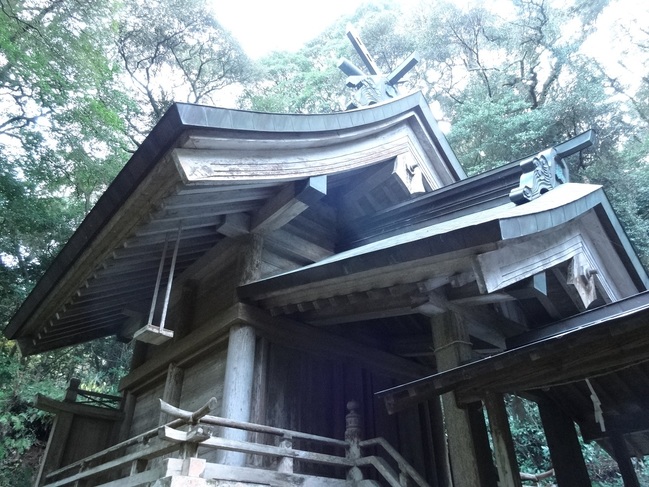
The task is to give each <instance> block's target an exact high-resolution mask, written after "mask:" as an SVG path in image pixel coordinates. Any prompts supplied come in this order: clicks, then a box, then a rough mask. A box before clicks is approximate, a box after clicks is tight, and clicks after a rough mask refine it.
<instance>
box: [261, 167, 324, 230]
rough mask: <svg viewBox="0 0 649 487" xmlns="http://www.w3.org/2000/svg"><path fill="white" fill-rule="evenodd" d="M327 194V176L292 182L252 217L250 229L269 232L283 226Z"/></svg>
mask: <svg viewBox="0 0 649 487" xmlns="http://www.w3.org/2000/svg"><path fill="white" fill-rule="evenodd" d="M326 194H327V177H326V176H312V177H310V178H308V179H307V180H305V181H296V182H291V183H289V184H287V185H286V186H284V187H283V188H282V190H281V191H280V192H279V193H278V194H277V195H275V196H274V197H272V198H271V199H269V200H268V201H267V202H266V203H265V204H264V206H262V207H261V208H260V209H259V210H257V212H255V214H254V215H253V216H252V218H251V222H250V230H251V231H252V232H254V233H268V232H272V231H273V230H277V229H278V228H281V227H283V226H284V225H286V224H287V223H288V222H290V221H291V220H292V219H293V218H295V217H296V216H297V215H299V214H300V213H302V212H303V211H304V210H306V209H307V208H308V207H309V206H312V205H314V204H315V203H317V202H318V201H319V200H320V199H322V198H323V197H324V196H325V195H326Z"/></svg>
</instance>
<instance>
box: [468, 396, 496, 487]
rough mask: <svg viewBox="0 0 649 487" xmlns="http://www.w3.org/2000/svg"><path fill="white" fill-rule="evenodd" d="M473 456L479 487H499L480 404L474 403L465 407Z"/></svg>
mask: <svg viewBox="0 0 649 487" xmlns="http://www.w3.org/2000/svg"><path fill="white" fill-rule="evenodd" d="M467 411H468V412H469V421H470V422H471V432H472V434H473V444H474V446H475V454H476V458H477V459H478V474H479V475H480V487H499V484H498V471H497V470H496V467H495V465H494V461H493V456H492V454H491V445H490V444H489V433H488V432H487V425H486V424H485V417H484V410H483V408H482V403H481V402H474V403H471V404H469V405H468V406H467Z"/></svg>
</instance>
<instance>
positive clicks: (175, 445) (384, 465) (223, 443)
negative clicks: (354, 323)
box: [46, 398, 429, 487]
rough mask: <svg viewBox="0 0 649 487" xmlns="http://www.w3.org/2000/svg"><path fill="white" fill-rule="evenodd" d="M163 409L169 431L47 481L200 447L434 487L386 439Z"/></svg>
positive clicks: (53, 486) (56, 486)
mask: <svg viewBox="0 0 649 487" xmlns="http://www.w3.org/2000/svg"><path fill="white" fill-rule="evenodd" d="M350 404H351V403H350ZM160 405H161V410H162V411H163V412H164V413H166V414H169V415H171V416H172V417H173V416H176V419H174V420H172V421H170V422H168V423H167V424H166V425H163V426H160V427H157V428H155V429H151V430H149V431H146V432H144V433H141V434H139V435H137V436H135V437H133V438H130V439H128V440H126V441H123V442H121V443H118V444H117V445H114V446H112V447H110V448H106V449H104V450H102V451H100V452H97V453H95V454H94V455H90V456H88V457H86V458H84V459H82V460H79V461H77V462H75V463H73V464H70V465H67V466H66V467H63V468H60V469H58V470H56V471H54V472H50V473H48V474H47V476H46V478H47V481H48V483H47V484H46V487H60V486H63V485H66V484H69V483H72V482H76V481H79V480H82V479H88V478H90V477H92V476H94V475H98V474H100V473H105V472H108V471H110V470H115V469H119V468H123V467H124V466H126V465H127V464H128V463H132V462H136V461H138V460H152V459H154V458H157V457H160V456H162V455H165V454H167V453H171V452H174V451H181V452H184V454H183V455H186V454H187V452H188V451H194V452H195V449H196V447H197V446H199V445H200V446H201V447H207V448H213V449H219V450H230V451H237V452H242V453H247V454H253V455H263V456H270V457H276V458H280V459H295V460H301V461H304V462H308V463H318V464H323V465H330V466H338V467H347V468H351V469H354V468H359V467H373V468H374V469H375V470H376V471H377V472H378V473H379V475H381V476H382V477H383V478H384V479H385V481H386V482H387V483H388V484H389V485H390V487H403V486H404V485H406V483H407V477H410V478H411V479H412V480H414V482H415V483H416V484H417V485H418V486H419V487H429V485H428V484H427V483H426V481H425V480H424V479H423V477H421V475H420V474H419V473H418V472H417V471H416V470H415V469H414V468H413V467H412V466H411V465H410V464H409V463H408V462H407V461H406V460H405V459H404V458H403V457H402V456H401V455H400V454H399V452H397V450H395V449H394V448H393V447H392V445H390V444H389V443H388V442H387V441H386V440H385V439H384V438H374V439H371V440H362V441H359V440H358V437H357V436H356V437H355V436H354V435H348V434H347V433H346V437H347V439H346V440H337V439H334V438H328V437H325V436H319V435H312V434H309V433H303V432H300V431H294V430H288V429H285V428H277V427H273V426H265V425H260V424H255V423H248V422H243V421H235V420H231V419H227V418H221V417H218V416H210V415H209V414H208V413H209V411H210V410H211V409H214V406H215V405H216V400H215V399H214V398H212V399H210V401H208V403H207V404H206V405H205V406H203V407H202V408H200V409H199V410H198V411H195V412H189V411H185V410H182V409H179V408H177V407H175V406H171V405H169V404H167V403H165V402H164V401H162V400H160ZM348 407H349V406H348ZM352 415H356V419H357V418H358V416H357V413H355V412H352V409H351V408H350V414H348V416H347V417H348V418H350V417H351V416H352ZM355 422H356V420H355V421H354V422H350V421H347V428H348V430H347V431H348V432H349V431H350V428H353V427H354V425H355ZM187 424H190V425H192V426H191V427H190V428H189V431H183V430H178V429H176V428H177V427H180V426H183V425H187ZM208 425H209V426H221V427H228V428H238V429H242V430H245V431H250V432H256V433H267V434H271V435H276V436H279V437H281V438H282V439H283V441H282V442H281V443H280V445H279V446H275V445H267V444H263V443H256V442H248V441H236V440H229V439H226V438H222V437H217V436H213V435H212V432H211V431H210V430H209V428H205V426H208ZM154 437H159V438H160V439H161V440H165V442H163V443H160V444H152V445H151V446H148V447H147V448H144V449H142V450H139V451H136V452H132V453H128V454H124V455H122V456H121V457H119V458H117V459H113V460H110V459H106V460H104V463H101V464H98V465H95V466H90V465H91V464H92V462H95V461H97V460H99V459H102V458H103V457H106V456H107V455H109V454H111V453H114V452H117V451H119V450H122V449H125V448H127V447H129V446H134V445H137V444H146V443H147V442H148V441H149V440H151V439H152V438H154ZM292 439H302V440H307V441H314V442H319V443H322V444H326V445H330V446H336V447H345V454H343V455H332V454H327V453H317V452H314V451H307V450H299V449H294V448H292V444H291V441H290V440H292ZM354 445H356V446H357V447H360V448H367V447H372V446H381V447H382V448H383V450H384V451H385V452H386V453H387V454H388V455H389V457H391V459H392V460H393V461H394V462H396V464H397V465H398V467H399V473H397V472H396V471H395V470H394V469H393V468H392V467H391V466H390V465H389V464H388V462H387V461H386V460H385V459H383V458H381V457H378V456H375V455H372V456H360V450H359V449H358V448H356V452H357V454H356V453H354V454H352V453H351V451H352V450H354ZM192 449H193V450H192ZM290 462H291V463H290V466H289V467H288V470H281V471H282V472H284V473H288V474H291V473H292V472H293V467H292V460H290ZM280 463H281V462H280ZM88 467H89V468H88ZM74 468H79V469H84V468H87V470H85V471H79V472H76V473H73V474H72V475H70V476H68V477H66V478H59V480H55V478H56V477H59V476H61V475H62V474H64V473H66V472H69V471H70V470H73V469H74ZM278 471H280V470H278ZM361 478H362V477H361Z"/></svg>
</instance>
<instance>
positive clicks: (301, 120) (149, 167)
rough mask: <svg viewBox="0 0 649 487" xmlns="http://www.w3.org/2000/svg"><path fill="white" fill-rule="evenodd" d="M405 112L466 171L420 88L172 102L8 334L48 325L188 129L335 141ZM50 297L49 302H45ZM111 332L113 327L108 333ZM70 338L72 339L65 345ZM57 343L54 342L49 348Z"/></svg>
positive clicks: (451, 164)
mask: <svg viewBox="0 0 649 487" xmlns="http://www.w3.org/2000/svg"><path fill="white" fill-rule="evenodd" d="M407 113H410V114H413V115H414V116H415V117H416V118H417V119H418V120H419V127H420V130H422V131H424V132H426V134H422V136H425V137H427V138H428V139H429V140H431V141H432V142H433V143H434V144H435V145H436V147H437V150H438V152H439V154H440V155H441V156H442V157H443V158H446V159H445V161H444V162H445V164H446V166H447V167H448V168H450V169H451V170H452V171H454V172H455V177H456V178H458V179H461V178H463V177H465V175H464V172H463V170H462V169H461V167H460V166H459V163H458V162H457V160H456V159H455V157H454V155H453V153H452V151H451V150H450V147H449V146H448V143H447V142H446V139H445V138H444V136H443V134H442V133H441V131H440V130H439V128H438V127H437V124H436V122H435V121H434V119H433V118H432V115H431V113H430V110H429V108H428V106H427V105H426V103H425V100H424V98H423V96H422V95H421V94H420V93H417V94H413V95H409V96H406V97H402V98H399V99H396V100H394V101H391V102H389V103H385V104H381V105H375V106H373V107H370V108H366V109H362V110H354V111H350V112H343V113H336V114H326V115H284V114H267V113H255V112H246V111H237V110H228V109H221V108H215V107H205V106H197V105H188V104H176V105H174V106H172V107H171V108H170V110H169V111H168V112H167V113H166V114H165V116H164V117H163V118H162V119H161V120H160V122H159V123H158V124H157V125H156V126H155V127H154V129H153V130H152V132H151V133H150V135H149V136H148V137H147V138H146V139H145V141H144V142H143V143H142V145H141V146H140V147H139V148H138V150H137V151H136V152H135V154H134V155H133V156H132V157H131V159H130V160H129V161H128V163H127V164H126V165H125V167H124V168H123V170H122V171H121V172H120V173H119V174H118V176H117V177H116V178H115V180H114V181H113V183H112V184H111V185H110V186H109V188H108V189H107V190H106V192H105V193H104V194H103V195H102V197H101V198H100V199H99V201H98V202H97V204H96V205H95V207H94V208H93V209H92V211H91V212H90V213H89V214H88V216H87V217H86V218H85V220H84V221H83V222H82V224H81V225H80V227H79V228H78V230H77V231H76V232H75V233H74V235H73V236H72V237H71V238H70V240H69V241H68V243H67V244H66V245H65V246H64V247H63V249H62V250H61V252H60V253H59V255H58V256H57V258H56V259H55V260H54V262H53V264H52V265H51V266H50V267H49V269H48V270H47V272H46V273H45V275H44V276H43V277H42V278H41V280H40V281H39V282H38V284H37V285H36V287H35V288H34V290H33V291H32V292H31V294H30V295H29V296H28V298H27V299H26V300H25V302H24V303H23V305H22V306H21V308H20V309H19V310H18V311H17V313H16V314H15V315H14V317H13V318H12V320H11V321H10V323H9V325H8V326H7V327H6V329H5V330H4V333H5V335H6V336H7V337H8V338H10V339H21V338H23V339H25V338H26V339H29V337H30V336H32V335H33V334H34V333H35V332H37V331H38V329H39V327H42V326H44V322H45V321H47V320H48V317H47V316H40V315H39V314H42V313H41V310H42V309H43V307H44V306H46V305H47V306H49V307H50V308H51V307H52V306H53V305H52V303H54V302H58V301H61V300H63V299H65V298H66V296H65V295H57V294H56V293H57V289H60V283H61V281H62V280H65V279H68V277H69V275H70V273H71V272H72V269H73V268H74V267H75V265H77V264H78V262H79V261H80V260H81V259H83V258H84V255H86V256H87V254H88V252H89V249H91V248H93V246H96V245H97V243H98V239H99V238H100V236H101V234H102V231H104V234H105V228H106V226H107V225H108V223H109V222H111V220H112V219H114V218H115V216H116V214H117V213H118V212H119V211H120V209H121V208H122V206H123V205H124V204H125V202H126V201H127V200H128V199H129V198H130V197H131V196H132V195H133V194H135V193H136V192H137V191H138V188H139V187H140V185H141V183H142V181H143V180H144V179H145V178H146V177H147V176H148V175H149V174H151V173H152V171H153V169H154V168H156V166H157V165H158V162H159V161H160V160H161V158H162V157H163V156H164V155H165V154H166V153H168V151H169V150H171V149H173V148H175V147H178V146H179V145H180V144H182V143H183V141H184V140H185V134H186V133H188V132H192V133H201V132H202V133H205V134H207V135H208V136H212V135H216V136H219V137H223V138H233V139H236V138H256V139H266V140H269V141H270V142H272V141H273V140H274V139H276V138H283V139H285V140H286V139H288V138H292V139H295V140H296V141H297V140H302V139H304V138H308V137H311V136H315V135H317V136H319V137H327V138H329V139H331V140H332V141H334V140H335V139H336V138H338V137H339V136H340V135H342V134H345V133H348V132H349V131H353V130H358V129H362V128H363V127H369V126H372V125H374V124H379V123H381V122H385V121H388V120H391V119H393V118H395V117H399V116H401V115H404V114H407ZM102 238H103V237H102ZM80 284H81V283H79V285H80ZM53 300H54V301H53ZM48 302H50V304H47V303H48ZM108 334H111V332H107V333H106V335H108ZM67 344H69V343H64V344H62V345H67ZM56 346H57V345H56V343H54V344H52V346H48V348H56ZM59 346H60V345H59Z"/></svg>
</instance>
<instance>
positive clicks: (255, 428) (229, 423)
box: [160, 399, 349, 448]
mask: <svg viewBox="0 0 649 487" xmlns="http://www.w3.org/2000/svg"><path fill="white" fill-rule="evenodd" d="M160 408H161V410H162V412H164V413H167V414H169V415H171V416H176V417H178V418H185V419H186V418H188V417H189V413H188V412H187V411H184V410H182V409H179V408H177V407H175V406H171V405H170V404H168V403H166V402H165V401H163V400H162V399H160ZM200 422H201V423H203V424H209V425H211V426H224V427H226V428H236V429H241V430H245V431H250V432H252V433H267V434H271V435H276V436H282V437H285V438H292V439H300V440H310V441H317V442H320V443H324V444H327V445H333V446H339V447H342V448H346V447H347V446H349V443H348V442H346V441H344V440H337V439H335V438H329V437H327V436H319V435H312V434H309V433H303V432H301V431H295V430H289V429H285V428H277V427H275V426H266V425H263V424H257V423H249V422H246V421H236V420H234V419H228V418H221V417H219V416H210V415H204V416H202V417H201V418H200Z"/></svg>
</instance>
